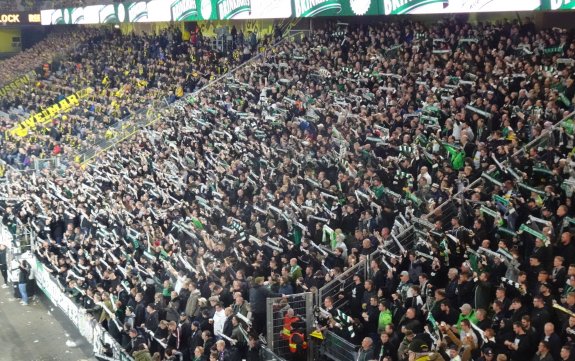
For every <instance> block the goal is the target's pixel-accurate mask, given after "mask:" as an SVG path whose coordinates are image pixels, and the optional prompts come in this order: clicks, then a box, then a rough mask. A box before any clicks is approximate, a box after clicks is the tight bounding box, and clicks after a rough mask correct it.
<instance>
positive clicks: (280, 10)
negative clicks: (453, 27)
mask: <svg viewBox="0 0 575 361" xmlns="http://www.w3.org/2000/svg"><path fill="white" fill-rule="evenodd" d="M573 8H575V1H573V0H522V1H509V0H151V1H138V2H125V3H117V4H111V5H93V6H86V7H81V8H66V9H55V10H44V11H42V12H41V15H42V16H41V18H42V25H57V24H107V23H135V22H169V21H202V20H230V19H285V18H289V17H296V18H307V17H318V16H361V15H403V14H451V13H478V12H498V11H534V10H559V9H573Z"/></svg>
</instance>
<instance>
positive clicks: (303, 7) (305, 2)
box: [295, 0, 327, 17]
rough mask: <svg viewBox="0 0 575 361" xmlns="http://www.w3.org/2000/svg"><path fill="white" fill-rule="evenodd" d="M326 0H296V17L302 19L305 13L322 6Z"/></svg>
mask: <svg viewBox="0 0 575 361" xmlns="http://www.w3.org/2000/svg"><path fill="white" fill-rule="evenodd" d="M324 2H327V1H326V0H299V1H298V0H296V2H295V16H296V17H300V16H301V15H302V14H303V13H306V12H308V11H309V10H310V9H311V8H313V7H315V6H318V5H321V4H323V3H324Z"/></svg>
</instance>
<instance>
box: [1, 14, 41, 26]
mask: <svg viewBox="0 0 575 361" xmlns="http://www.w3.org/2000/svg"><path fill="white" fill-rule="evenodd" d="M40 20H41V16H40V13H21V12H2V11H0V25H37V24H40Z"/></svg>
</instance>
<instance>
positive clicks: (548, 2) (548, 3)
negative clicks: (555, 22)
mask: <svg viewBox="0 0 575 361" xmlns="http://www.w3.org/2000/svg"><path fill="white" fill-rule="evenodd" d="M573 9H575V1H572V0H541V10H573Z"/></svg>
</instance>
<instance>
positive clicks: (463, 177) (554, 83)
mask: <svg viewBox="0 0 575 361" xmlns="http://www.w3.org/2000/svg"><path fill="white" fill-rule="evenodd" d="M341 32H342V29H340V28H337V27H336V26H335V25H334V26H333V27H332V28H328V29H323V30H322V29H319V30H316V31H314V33H313V34H311V35H310V36H309V37H304V38H298V39H289V40H284V41H282V42H280V43H279V44H278V45H276V46H275V47H273V48H270V49H268V50H267V51H266V52H265V54H263V56H262V57H260V58H257V59H255V60H253V61H251V62H249V63H247V64H246V65H245V66H244V67H242V68H240V69H239V70H237V71H235V72H233V73H232V74H230V75H229V77H226V78H225V79H224V80H222V81H220V82H217V83H214V84H210V85H209V86H207V87H204V88H203V89H202V90H201V91H200V92H197V93H194V95H193V96H189V97H185V98H183V99H181V100H179V101H175V102H174V103H173V104H172V105H171V106H170V107H168V108H166V109H164V110H162V111H161V115H162V119H161V121H160V122H156V123H154V124H153V125H151V126H149V127H147V128H145V129H143V130H142V131H141V132H140V133H138V134H137V135H135V136H134V137H133V138H131V139H129V140H127V141H125V142H123V143H121V144H119V145H118V147H117V149H116V150H113V151H109V152H107V153H106V154H105V155H104V156H103V157H102V158H101V159H98V161H97V162H96V163H95V164H92V165H90V166H88V167H87V168H86V169H84V168H82V167H70V168H68V169H67V170H65V171H64V172H63V173H62V172H55V171H50V170H48V169H46V170H44V171H42V173H41V174H35V175H33V176H29V175H25V174H18V173H14V174H12V175H11V176H10V181H9V182H6V183H4V184H3V185H2V187H3V194H6V200H3V201H2V203H3V208H4V211H3V214H4V217H3V221H4V223H5V224H7V225H9V226H12V225H14V224H16V223H21V224H22V225H27V226H30V227H32V228H33V229H35V230H36V232H37V234H38V237H39V240H40V242H41V244H40V245H39V247H38V250H37V251H36V255H37V257H39V259H40V260H41V261H42V262H43V263H44V265H45V266H46V267H47V268H48V269H49V271H50V272H51V273H52V275H53V276H54V277H55V279H57V280H58V282H59V283H60V285H61V287H62V288H63V289H65V290H66V292H67V293H69V294H70V297H72V298H73V299H74V300H76V301H77V302H78V303H79V304H80V305H82V306H83V307H84V308H85V309H86V312H88V313H90V314H92V315H93V316H94V318H95V319H96V320H98V322H100V323H102V325H104V327H106V328H107V329H108V330H109V332H110V333H111V334H112V335H113V336H114V337H115V338H116V339H117V340H118V341H119V342H120V343H121V344H122V345H123V346H124V347H125V348H126V350H127V351H128V352H129V353H130V354H133V355H134V357H135V358H136V360H140V359H141V360H145V359H150V358H151V357H152V356H151V355H153V354H156V353H157V354H156V355H155V356H154V357H156V358H157V359H178V358H179V357H181V358H182V359H183V360H204V359H213V360H235V359H249V360H257V359H260V358H259V357H260V356H259V351H258V349H259V347H260V342H261V341H260V340H259V339H258V337H257V336H258V335H260V334H261V335H265V334H266V314H265V300H266V298H268V297H274V296H276V297H279V296H283V295H290V294H294V293H299V292H303V291H311V292H317V290H318V289H319V288H321V287H322V286H323V285H324V284H326V282H329V281H330V280H331V279H333V278H336V277H337V276H338V275H339V274H340V273H341V272H342V271H344V270H345V269H347V268H349V267H352V266H353V265H354V264H356V263H357V262H359V261H361V260H364V259H367V257H368V256H370V255H372V254H374V252H376V254H377V252H380V256H381V257H370V258H369V259H370V260H371V264H370V269H371V272H370V277H369V278H368V279H362V275H361V274H357V275H355V276H354V277H353V284H352V285H350V287H347V288H345V289H346V290H349V292H343V293H341V294H338V295H336V296H334V297H328V298H326V299H324V300H321V301H322V306H323V310H322V312H320V314H319V317H318V323H317V327H318V328H320V329H321V330H329V331H332V332H334V333H336V334H340V335H342V336H344V337H345V338H347V339H351V340H352V341H354V342H356V344H358V345H359V344H361V346H360V348H359V353H358V360H362V361H363V360H372V359H378V360H386V361H405V360H408V359H409V360H410V361H412V360H416V359H420V358H421V357H429V358H433V359H437V360H440V359H444V360H447V359H449V360H456V361H457V360H464V361H468V360H470V359H474V360H487V361H491V360H493V359H497V360H499V361H503V360H508V359H510V360H514V361H515V360H517V361H519V360H525V359H533V360H546V361H549V360H553V361H572V360H573V357H574V356H573V352H575V351H573V352H572V351H571V341H572V337H573V335H572V334H573V333H574V328H573V327H574V326H575V317H571V316H573V315H574V314H573V312H574V311H575V292H574V291H575V288H574V287H575V283H574V282H575V265H573V264H574V263H575V245H574V244H573V242H574V241H573V239H572V238H573V234H572V231H573V228H572V226H573V222H571V217H573V212H574V209H575V208H574V207H573V205H572V201H573V198H572V197H573V192H572V189H573V183H572V181H573V178H574V177H575V174H574V173H573V171H574V159H573V154H572V151H571V149H573V145H574V144H573V128H572V123H571V122H569V121H567V122H564V123H562V124H563V125H562V126H558V127H554V125H555V124H557V123H558V122H559V121H560V120H561V119H562V118H564V117H565V116H566V115H568V114H569V113H570V111H572V110H573V107H572V102H573V97H574V95H575V86H574V84H573V76H574V75H573V70H574V67H573V61H572V59H573V58H574V55H575V54H574V52H575V43H574V42H573V40H574V39H573V37H572V34H571V33H568V32H565V31H563V30H558V29H548V30H537V29H536V28H535V26H534V25H533V24H532V23H530V22H529V21H528V20H527V21H525V22H524V23H522V24H519V23H518V22H517V21H514V22H504V23H498V24H479V25H475V26H471V25H469V24H466V23H461V22H458V21H456V20H453V19H450V20H448V19H446V20H444V21H443V22H440V23H438V24H435V25H433V26H430V27H425V26H424V25H422V24H420V23H416V22H411V21H400V22H396V23H385V24H379V25H370V26H367V25H362V26H350V27H349V28H347V29H346V30H345V35H344V36H342V35H340V34H341ZM110 41H111V43H114V40H113V39H112V40H110ZM134 43H138V40H134ZM116 44H117V43H116ZM97 53H99V52H97ZM90 55H91V54H90V53H83V54H82V56H81V61H89V60H86V58H90V59H91V60H90V61H94V62H97V61H98V60H96V59H100V61H102V63H97V64H98V65H99V67H100V68H105V67H106V65H107V63H106V62H112V63H113V62H114V61H115V60H114V59H113V57H100V58H96V57H92V56H90ZM78 60H80V59H78ZM138 62H139V60H138ZM138 62H136V63H138ZM184 63H185V62H184ZM100 74H101V73H100ZM170 76H171V77H173V78H168V79H169V80H168V82H169V83H171V80H174V82H177V81H178V79H179V78H180V74H173V73H171V74H169V75H168V77H170ZM194 89H195V88H192V89H191V90H194ZM166 90H167V89H166ZM144 96H145V95H144ZM184 99H185V101H184ZM101 101H105V100H101ZM546 133H548V136H547V137H545V139H544V141H543V142H538V143H536V145H535V146H528V147H527V148H523V147H524V146H526V145H529V142H530V141H531V140H533V139H535V138H537V137H538V136H540V135H542V134H546ZM24 142H25V140H24ZM522 149H523V151H520V150H522ZM570 152H571V153H570ZM470 184H473V185H476V186H475V187H472V188H470V189H467V188H466V187H467V186H468V185H470ZM456 194H458V196H457V197H456V198H452V197H453V196H454V195H456ZM448 200H449V201H448ZM446 201H448V202H447V206H440V205H441V204H443V203H444V202H446ZM403 218H405V219H407V220H414V219H415V218H424V219H425V220H426V221H427V222H429V223H430V224H431V225H430V226H428V228H430V229H429V230H427V231H425V232H423V233H424V234H419V236H418V238H419V239H418V240H417V242H416V243H415V244H413V245H407V244H406V245H405V247H407V249H405V250H404V249H402V247H399V248H400V251H399V252H397V253H391V252H390V251H389V250H391V249H397V248H398V246H399V245H398V244H397V242H396V241H395V240H394V237H395V236H397V235H398V231H399V228H400V227H398V221H399V220H400V219H403ZM429 223H427V224H429ZM402 246H403V245H402ZM378 250H379V251H378ZM335 303H338V304H339V306H338V307H334V304H335ZM560 308H561V309H560ZM289 316H290V315H289V311H288V314H287V316H286V318H289ZM307 321H308V322H311V320H307ZM249 326H251V327H249ZM285 326H286V329H287V334H288V335H289V333H290V331H291V330H290V326H289V324H285ZM150 331H151V332H150ZM267 337H270V335H267ZM431 350H434V352H433V354H432V357H431V356H429V355H428V352H429V351H431ZM180 353H181V356H180Z"/></svg>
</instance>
